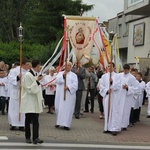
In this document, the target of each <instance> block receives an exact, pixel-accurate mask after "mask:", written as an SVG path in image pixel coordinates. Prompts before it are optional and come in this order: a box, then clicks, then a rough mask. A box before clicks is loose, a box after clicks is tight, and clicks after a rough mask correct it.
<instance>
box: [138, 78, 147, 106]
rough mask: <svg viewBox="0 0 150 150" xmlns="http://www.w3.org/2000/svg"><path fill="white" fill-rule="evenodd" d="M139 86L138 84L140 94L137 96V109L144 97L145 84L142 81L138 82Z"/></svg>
mask: <svg viewBox="0 0 150 150" xmlns="http://www.w3.org/2000/svg"><path fill="white" fill-rule="evenodd" d="M139 84H140V92H141V94H140V96H139V107H142V104H143V97H144V90H145V86H146V84H145V82H144V81H142V82H140V83H139Z"/></svg>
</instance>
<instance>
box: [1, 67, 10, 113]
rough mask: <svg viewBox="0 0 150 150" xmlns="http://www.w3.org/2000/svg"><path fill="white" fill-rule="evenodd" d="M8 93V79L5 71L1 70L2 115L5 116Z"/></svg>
mask: <svg viewBox="0 0 150 150" xmlns="http://www.w3.org/2000/svg"><path fill="white" fill-rule="evenodd" d="M7 91H8V79H7V76H6V75H5V71H4V70H3V69H1V68H0V110H1V111H2V115H5V103H6V98H7Z"/></svg>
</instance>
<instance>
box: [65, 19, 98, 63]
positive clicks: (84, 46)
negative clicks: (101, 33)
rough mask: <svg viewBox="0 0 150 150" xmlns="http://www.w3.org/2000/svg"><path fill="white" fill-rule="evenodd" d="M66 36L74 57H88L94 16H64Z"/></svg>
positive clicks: (91, 46)
mask: <svg viewBox="0 0 150 150" xmlns="http://www.w3.org/2000/svg"><path fill="white" fill-rule="evenodd" d="M65 19H66V28H67V30H68V38H69V40H70V43H71V46H72V48H73V51H74V54H75V56H76V59H77V60H78V61H79V60H81V59H82V57H83V56H84V57H86V58H88V59H90V53H91V50H92V48H93V34H94V31H95V26H96V18H95V17H78V16H65Z"/></svg>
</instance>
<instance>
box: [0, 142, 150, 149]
mask: <svg viewBox="0 0 150 150" xmlns="http://www.w3.org/2000/svg"><path fill="white" fill-rule="evenodd" d="M0 146H7V148H8V147H10V146H15V147H18V146H21V147H31V146H33V147H35V146H40V147H41V148H44V147H61V148H63V147H66V148H70V147H72V148H114V149H132V150H138V149H142V150H150V146H133V145H132V146H129V145H98V144H67V143H43V144H37V145H34V144H27V143H13V142H0Z"/></svg>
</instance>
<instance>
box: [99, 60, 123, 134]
mask: <svg viewBox="0 0 150 150" xmlns="http://www.w3.org/2000/svg"><path fill="white" fill-rule="evenodd" d="M114 67H115V64H114V63H112V62H110V63H108V73H106V74H104V75H102V78H101V81H100V85H99V89H100V95H101V96H102V97H103V105H104V116H105V122H104V132H103V133H109V132H111V133H112V135H114V136H115V135H117V133H118V132H119V131H121V128H120V124H119V122H118V120H119V105H118V104H119V99H117V98H116V97H117V94H118V90H119V89H120V80H119V79H118V76H117V74H116V73H115V72H114Z"/></svg>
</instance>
